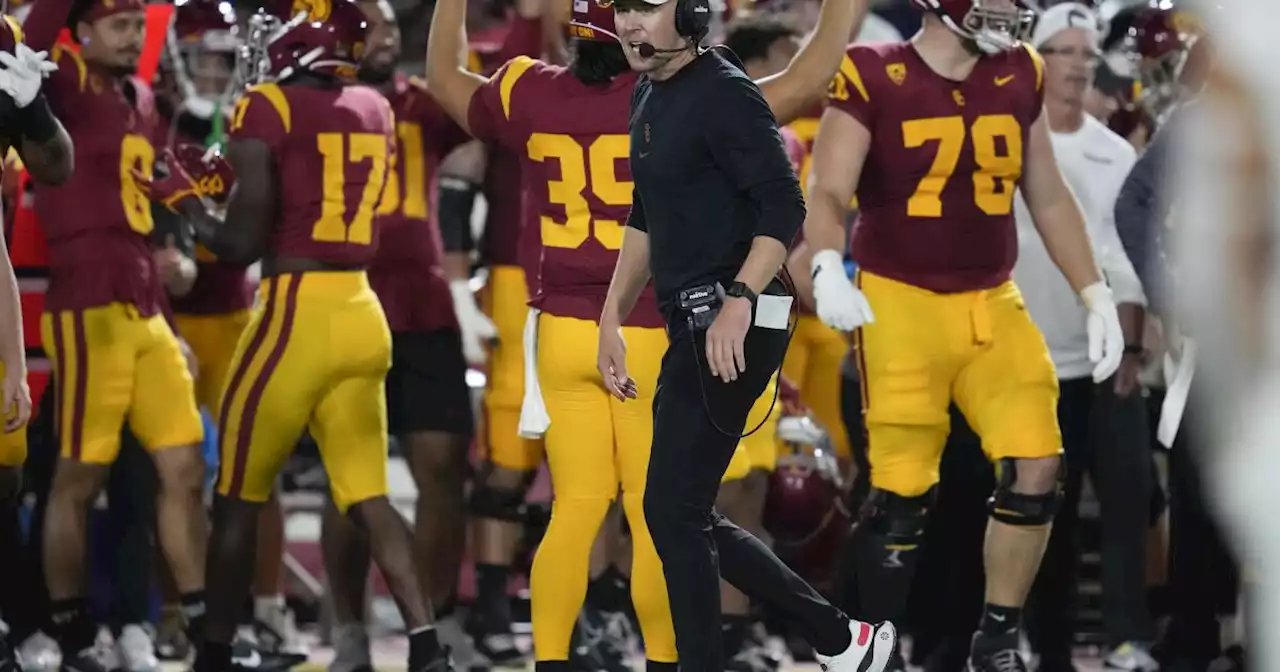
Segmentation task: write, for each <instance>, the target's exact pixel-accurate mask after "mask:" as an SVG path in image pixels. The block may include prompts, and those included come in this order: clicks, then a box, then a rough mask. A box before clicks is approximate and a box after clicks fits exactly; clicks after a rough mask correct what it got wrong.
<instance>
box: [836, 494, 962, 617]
mask: <svg viewBox="0 0 1280 672" xmlns="http://www.w3.org/2000/svg"><path fill="white" fill-rule="evenodd" d="M936 491H937V489H936V488H930V489H929V491H928V492H926V493H924V494H922V495H919V496H916V497H903V496H902V495H898V494H894V493H892V492H888V491H886V490H879V489H873V490H872V491H871V493H870V494H869V495H868V497H867V500H866V502H865V503H864V504H863V505H862V508H861V509H860V510H859V512H858V523H857V525H856V526H855V528H854V532H853V537H852V538H851V539H850V542H849V551H850V554H849V555H848V556H847V557H846V559H845V560H844V561H843V562H842V563H841V564H842V567H841V570H842V576H841V578H840V581H839V583H840V585H839V586H838V587H837V595H838V596H839V598H838V599H839V600H840V602H841V603H842V604H841V606H842V607H844V608H846V609H848V610H850V613H857V614H858V616H859V617H860V618H869V619H873V620H875V621H882V620H893V619H896V618H901V617H902V616H903V614H904V613H905V611H906V605H907V596H908V595H909V594H910V590H911V582H912V580H913V577H914V576H915V569H916V564H917V561H918V560H919V557H920V552H919V551H920V547H921V544H922V542H923V541H924V530H925V524H926V522H927V521H928V514H929V509H930V508H932V507H933V502H934V499H935V493H936Z"/></svg>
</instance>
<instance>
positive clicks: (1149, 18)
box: [1122, 0, 1201, 118]
mask: <svg viewBox="0 0 1280 672" xmlns="http://www.w3.org/2000/svg"><path fill="white" fill-rule="evenodd" d="M1200 34H1201V28H1200V23H1199V21H1198V20H1197V19H1195V17H1193V16H1192V15H1191V14H1190V13H1188V12H1186V11H1183V10H1178V9H1173V8H1171V7H1170V6H1169V3H1168V2H1161V1H1160V0H1151V3H1150V4H1149V5H1147V6H1146V7H1142V8H1140V9H1139V10H1137V12H1136V13H1135V14H1134V16H1133V20H1132V22H1131V23H1130V24H1129V30H1128V33H1127V34H1126V36H1125V38H1124V42H1123V46H1122V49H1123V50H1124V52H1125V54H1126V55H1127V56H1128V58H1129V59H1130V60H1131V61H1132V63H1133V69H1134V72H1135V73H1136V75H1137V78H1138V81H1139V82H1141V84H1142V91H1141V93H1140V94H1139V96H1138V100H1137V103H1138V104H1139V105H1141V106H1142V107H1143V108H1145V109H1146V110H1147V111H1148V113H1149V114H1151V115H1152V116H1153V117H1156V118H1160V117H1162V116H1163V115H1164V113H1165V112H1167V111H1168V110H1169V109H1170V107H1172V105H1173V104H1174V103H1176V102H1178V101H1179V100H1181V99H1182V98H1183V97H1184V96H1183V94H1184V92H1185V88H1184V84H1185V82H1184V80H1183V72H1184V70H1185V69H1186V66H1187V63H1188V60H1189V56H1190V54H1191V52H1192V47H1193V46H1194V45H1195V44H1196V42H1197V41H1198V40H1199V39H1200Z"/></svg>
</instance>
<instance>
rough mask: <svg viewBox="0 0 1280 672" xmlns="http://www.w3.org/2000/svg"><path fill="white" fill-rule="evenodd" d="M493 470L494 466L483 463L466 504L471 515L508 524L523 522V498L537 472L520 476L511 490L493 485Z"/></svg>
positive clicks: (524, 516)
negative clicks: (517, 482)
mask: <svg viewBox="0 0 1280 672" xmlns="http://www.w3.org/2000/svg"><path fill="white" fill-rule="evenodd" d="M493 470H494V466H493V465H492V464H490V463H488V462H485V463H484V464H483V465H482V466H481V467H480V472H479V473H478V474H477V475H476V479H475V482H474V484H473V485H472V486H471V498H470V501H469V502H468V507H469V508H470V510H471V513H472V515H475V516H479V517H481V518H492V519H494V520H502V521H506V522H510V523H523V522H525V518H526V515H525V504H524V498H525V495H527V494H528V492H529V488H530V487H532V486H533V481H534V479H535V478H537V475H538V474H537V472H532V471H531V472H525V473H524V474H522V475H521V480H520V483H519V485H517V486H516V487H514V488H511V487H502V486H499V485H495V484H494V483H493V481H494V478H493Z"/></svg>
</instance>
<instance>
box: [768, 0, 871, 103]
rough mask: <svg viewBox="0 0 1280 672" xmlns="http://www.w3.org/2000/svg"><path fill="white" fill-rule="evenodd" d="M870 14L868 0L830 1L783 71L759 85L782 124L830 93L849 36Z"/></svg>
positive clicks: (825, 4)
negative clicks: (830, 85) (829, 89)
mask: <svg viewBox="0 0 1280 672" xmlns="http://www.w3.org/2000/svg"><path fill="white" fill-rule="evenodd" d="M866 15H867V0H827V1H826V2H823V3H822V10H821V13H820V14H819V15H818V25H817V27H816V28H815V29H814V31H813V32H812V33H810V34H809V37H808V39H806V40H805V43H804V46H802V47H801V48H800V51H799V52H798V53H796V55H795V56H794V57H793V58H792V59H791V63H790V64H788V65H787V68H786V69H785V70H783V71H782V72H779V73H777V74H775V75H770V76H768V77H765V78H764V79H761V80H760V81H758V82H756V83H757V84H759V85H760V91H761V93H763V94H764V98H765V100H767V101H768V102H769V107H770V108H772V109H773V115H774V116H775V117H777V119H778V123H779V124H784V125H785V124H789V123H791V122H792V121H795V120H796V119H797V118H798V117H800V115H802V114H804V113H805V112H807V111H808V110H809V109H811V108H812V107H813V105H814V104H816V103H817V102H818V101H820V100H822V96H823V94H824V93H826V91H827V85H828V84H829V83H830V82H831V78H832V77H834V76H835V74H836V72H837V71H838V70H839V69H840V61H841V59H843V58H844V50H845V46H846V45H847V44H848V43H849V36H850V35H852V34H854V33H855V32H856V30H857V28H858V27H859V26H861V25H862V20H863V19H864V18H865V17H866Z"/></svg>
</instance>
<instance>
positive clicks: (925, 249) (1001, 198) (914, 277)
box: [829, 42, 1043, 293]
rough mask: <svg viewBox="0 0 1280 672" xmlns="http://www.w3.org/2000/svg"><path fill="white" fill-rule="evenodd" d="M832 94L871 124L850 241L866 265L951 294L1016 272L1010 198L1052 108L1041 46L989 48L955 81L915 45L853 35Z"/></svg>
mask: <svg viewBox="0 0 1280 672" xmlns="http://www.w3.org/2000/svg"><path fill="white" fill-rule="evenodd" d="M829 99H830V105H831V106H832V107H835V108H837V109H839V110H841V111H843V112H845V113H847V114H850V115H851V116H853V117H854V118H855V119H857V120H858V121H859V122H861V124H862V125H863V126H865V127H866V128H867V130H868V131H870V134H871V145H870V149H869V151H868V153H867V157H866V161H865V163H864V164H863V167H862V175H861V179H860V182H859V184H858V188H857V197H858V203H859V206H860V217H859V220H858V223H857V225H856V226H855V228H854V233H853V240H852V243H851V247H852V252H853V257H854V259H855V260H856V261H857V262H858V264H859V266H860V267H861V268H864V269H866V270H867V271H870V272H872V273H875V274H877V275H881V276H885V277H888V278H891V279H894V280H898V281H901V282H906V283H908V284H912V285H915V286H918V287H922V288H924V289H928V290H932V291H936V292H944V293H945V292H959V291H966V290H972V289H985V288H990V287H995V286H997V285H999V284H1000V283H1002V282H1004V281H1005V280H1008V279H1009V277H1010V273H1011V271H1012V269H1013V264H1014V261H1015V260H1016V258H1017V233H1016V229H1015V227H1014V223H1013V215H1012V212H1013V196H1014V192H1015V190H1016V189H1017V184H1018V180H1019V179H1020V178H1021V176H1022V168H1023V156H1024V152H1025V148H1026V145H1027V138H1028V136H1029V132H1030V129H1031V126H1032V124H1033V123H1034V122H1035V120H1036V119H1037V118H1038V117H1039V115H1040V111H1041V108H1042V107H1043V63H1042V62H1041V61H1040V57H1039V55H1038V54H1035V53H1034V52H1033V51H1031V50H1030V49H1029V48H1016V49H1013V50H1010V51H1007V52H1003V53H1000V54H996V55H991V56H984V57H982V58H981V59H979V60H978V62H977V64H976V65H975V67H974V68H973V71H972V72H971V73H970V75H969V76H968V77H967V78H965V79H964V80H963V81H955V80H951V79H947V78H944V77H943V76H941V75H939V74H937V73H936V72H934V71H933V70H932V69H931V68H930V67H929V65H928V64H927V63H926V62H925V61H924V60H923V59H922V58H921V56H920V54H919V53H918V52H917V51H916V49H915V47H914V46H913V45H912V44H911V43H907V42H903V43H892V44H877V45H854V46H851V47H850V48H849V49H848V51H847V53H846V58H845V59H844V62H843V63H842V64H841V68H840V74H839V75H837V76H836V78H835V80H834V81H833V83H832V86H831V89H830V92H829Z"/></svg>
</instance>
